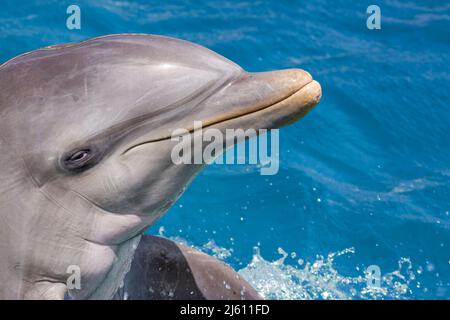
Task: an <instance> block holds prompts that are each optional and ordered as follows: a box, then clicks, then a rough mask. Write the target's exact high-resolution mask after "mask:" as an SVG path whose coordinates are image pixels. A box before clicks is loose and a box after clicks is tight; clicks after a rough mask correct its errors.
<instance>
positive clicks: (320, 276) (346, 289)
mask: <svg viewBox="0 0 450 320" xmlns="http://www.w3.org/2000/svg"><path fill="white" fill-rule="evenodd" d="M164 232H165V230H164V227H161V228H160V230H159V235H160V236H166V235H165V234H164ZM169 239H171V240H173V241H176V242H178V243H182V244H184V245H187V246H191V247H193V248H195V249H197V250H200V251H202V252H204V253H206V254H210V255H213V256H214V257H216V258H217V259H219V260H222V261H224V262H226V261H227V260H229V259H230V258H232V257H233V249H227V248H224V247H221V246H219V245H217V244H216V243H215V241H214V240H209V241H208V242H207V243H205V244H203V245H200V246H198V245H193V244H192V243H190V241H188V240H186V239H184V238H181V237H179V236H175V237H169ZM278 253H279V254H280V258H279V259H277V260H275V261H269V260H266V259H264V257H262V255H261V252H260V248H259V247H254V248H253V257H252V260H251V262H250V263H249V264H248V265H246V266H245V267H244V268H242V269H240V270H239V271H238V272H239V274H240V275H241V276H242V277H243V278H244V279H245V280H247V281H248V282H249V283H250V284H251V285H252V286H253V287H254V288H255V289H256V290H257V291H258V293H260V294H261V295H262V296H263V297H264V298H265V299H274V300H311V299H324V300H334V299H340V300H344V299H346V300H348V299H364V300H365V299H408V298H411V296H412V288H413V286H416V287H419V286H420V282H418V281H417V279H416V278H417V277H416V272H417V275H420V273H421V271H420V269H418V270H417V271H416V272H415V271H414V269H413V266H412V263H411V260H410V259H409V258H400V259H399V260H398V267H397V269H396V270H394V271H392V272H389V273H384V274H383V275H382V276H381V278H380V286H374V285H369V284H368V280H369V279H370V275H369V273H367V272H365V271H364V270H366V268H365V267H363V266H359V267H357V270H358V271H360V272H361V274H360V275H358V276H348V275H344V274H341V273H339V271H338V270H336V268H335V266H334V263H335V261H336V259H337V258H339V257H341V256H347V255H351V254H355V249H354V248H346V249H344V250H341V251H338V252H332V253H329V254H328V255H327V256H322V255H317V256H316V258H315V260H314V261H304V260H303V259H301V258H299V259H298V260H296V263H295V264H292V263H289V262H288V261H287V259H288V258H290V259H296V258H297V253H295V252H292V253H290V254H289V253H287V252H286V251H285V250H283V249H282V248H278Z"/></svg>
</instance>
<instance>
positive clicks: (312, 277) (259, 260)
mask: <svg viewBox="0 0 450 320" xmlns="http://www.w3.org/2000/svg"><path fill="white" fill-rule="evenodd" d="M278 252H279V253H280V254H281V258H280V259H278V260H275V261H268V260H265V259H264V258H263V257H262V256H261V254H260V250H259V248H258V247H255V248H254V254H253V259H252V261H251V262H250V263H249V264H248V265H247V266H246V267H245V268H243V269H241V270H240V271H239V273H240V274H241V275H242V277H244V278H245V279H246V280H247V281H248V282H249V283H250V284H252V285H253V286H254V287H255V289H256V290H257V291H258V292H259V293H260V294H261V295H262V296H263V297H264V298H266V299H277V300H309V299H326V300H328V299H330V300H331V299H406V298H408V296H409V295H410V294H411V289H410V288H411V286H412V282H413V281H414V280H415V278H416V277H415V274H414V271H413V268H412V264H411V261H410V260H409V259H408V258H401V259H400V260H399V261H398V269H397V270H395V271H393V272H390V273H387V274H385V275H383V276H382V277H381V279H380V280H381V285H380V286H371V285H368V277H369V274H363V275H359V276H356V277H351V276H346V275H342V274H340V273H339V272H338V271H337V270H336V269H335V268H334V265H333V264H334V262H335V259H336V258H338V257H340V256H342V255H348V254H354V253H355V250H354V248H347V249H344V250H342V251H338V252H335V253H330V254H328V255H327V256H326V257H323V256H321V255H318V256H317V257H316V260H315V261H313V262H304V261H303V260H301V259H299V260H298V262H297V265H290V264H287V263H286V262H285V260H286V258H287V257H288V254H287V253H286V252H285V251H284V250H283V249H281V248H279V249H278Z"/></svg>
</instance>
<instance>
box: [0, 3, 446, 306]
mask: <svg viewBox="0 0 450 320" xmlns="http://www.w3.org/2000/svg"><path fill="white" fill-rule="evenodd" d="M372 2H373V1H365V0H362V1H350V0H348V1H342V0H337V1H336V0H335V1H331V0H330V1H325V0H310V1H288V0H277V1H275V0H273V1H262V0H257V1H231V0H229V1H181V0H180V1H113V0H98V1H86V0H84V1H81V0H80V1H74V2H67V1H56V0H54V1H52V0H36V1H11V0H3V1H2V2H1V7H0V62H4V61H6V60H8V59H9V58H12V57H14V56H15V55H18V54H20V53H23V52H26V51H29V50H33V49H36V48H39V47H43V46H48V45H53V44H57V43H64V42H74V41H81V40H84V39H87V38H90V37H94V36H98V35H104V34H112V33H152V34H162V35H168V36H173V37H178V38H182V39H185V40H189V41H193V42H196V43H198V44H201V45H203V46H206V47H208V48H210V49H212V50H214V51H216V52H218V53H220V54H222V55H223V56H225V57H227V58H229V59H231V60H233V61H234V62H236V63H238V64H239V65H241V66H242V67H243V68H244V69H246V70H248V71H268V70H273V69H283V68H304V69H306V70H308V71H309V72H310V73H311V74H312V75H313V76H314V78H315V79H317V80H318V81H319V82H320V83H321V85H322V89H323V98H322V102H321V103H320V105H318V106H317V108H316V109H315V110H313V111H312V112H311V113H310V114H309V115H307V116H306V117H305V118H304V119H302V120H301V121H299V122H298V123H296V124H294V125H291V126H289V127H286V128H284V129H282V130H281V131H280V170H279V173H278V174H277V175H273V176H261V175H260V174H259V168H258V167H257V166H254V165H212V166H209V167H208V168H206V169H205V170H204V171H203V172H202V173H201V174H200V175H199V176H198V177H197V179H196V180H194V182H193V184H192V185H191V186H190V188H188V190H187V191H186V193H185V194H184V195H183V196H182V197H181V198H180V199H179V201H178V202H177V203H176V204H175V205H174V207H172V208H171V209H170V210H169V212H168V213H167V214H166V215H165V216H164V217H163V218H162V219H161V220H160V221H159V222H158V223H157V224H156V225H155V226H153V227H152V228H151V229H150V230H149V231H148V232H149V233H153V234H163V235H165V236H167V237H170V238H173V239H176V240H179V241H183V242H185V243H188V244H190V245H193V246H195V247H197V248H199V249H201V250H203V251H205V252H207V253H210V254H213V255H215V256H217V257H218V258H220V259H222V260H224V261H226V262H227V263H229V264H231V265H232V266H233V267H234V268H235V269H237V270H240V271H239V272H240V273H241V274H242V275H243V276H244V277H245V278H246V279H248V280H249V281H250V282H251V283H252V284H253V285H254V286H255V287H256V288H257V289H258V290H259V291H260V292H261V293H262V294H263V295H264V296H265V297H267V298H273V299H393V298H398V299H433V298H439V299H449V298H450V213H449V212H450V204H449V199H450V183H449V179H450V106H449V100H450V72H449V64H450V4H449V3H448V1H444V0H442V1H432V0H424V1H417V0H409V1H400V0H389V1H387V0H386V1H376V4H377V5H379V6H380V8H381V15H382V20H381V21H382V24H381V27H382V28H381V30H369V29H367V27H366V19H367V17H368V14H367V13H366V9H367V7H368V5H370V4H373V3H372ZM73 3H76V4H78V5H79V6H80V8H81V14H82V20H81V21H82V25H81V30H68V29H67V28H66V19H67V17H68V15H67V14H66V8H67V7H68V5H70V4H73ZM369 266H377V267H378V268H379V270H380V272H381V283H380V286H379V287H377V286H375V287H374V286H368V285H367V279H366V269H367V268H368V267H369Z"/></svg>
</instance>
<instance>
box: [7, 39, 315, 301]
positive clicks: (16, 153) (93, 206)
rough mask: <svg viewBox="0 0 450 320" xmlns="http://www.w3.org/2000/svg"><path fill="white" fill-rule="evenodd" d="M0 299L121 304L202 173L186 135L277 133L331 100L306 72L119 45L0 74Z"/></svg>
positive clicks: (21, 63)
mask: <svg viewBox="0 0 450 320" xmlns="http://www.w3.org/2000/svg"><path fill="white" fill-rule="evenodd" d="M0 87H1V88H2V89H1V90H0V138H1V139H0V145H1V155H0V166H1V168H4V169H3V170H2V172H1V173H0V178H1V179H0V181H1V182H0V220H1V221H2V222H1V223H0V256H1V259H0V283H2V285H1V286H0V298H13V299H14V298H18V299H21V298H56V299H58V298H62V297H63V296H64V294H65V293H66V291H67V288H66V279H67V276H68V274H67V273H66V270H67V267H68V266H70V265H77V266H79V267H80V269H81V273H82V288H81V290H70V291H69V294H70V295H71V296H73V297H74V298H82V299H84V298H111V297H112V296H113V295H114V293H115V291H116V290H117V288H118V286H119V284H120V281H121V280H122V278H123V276H124V274H125V272H126V271H127V269H128V267H129V263H130V260H131V257H132V255H133V252H134V249H135V247H136V246H137V243H138V241H139V236H140V234H141V232H142V231H143V230H145V229H146V228H147V227H148V226H149V225H151V224H152V223H153V222H154V221H155V219H157V218H158V217H159V216H161V215H162V214H163V213H164V212H165V211H166V210H167V209H168V208H169V207H170V205H171V204H172V203H173V202H174V201H175V200H176V199H177V198H178V196H179V195H180V194H181V193H182V192H183V191H184V189H185V187H186V185H187V184H188V183H189V182H190V181H191V179H193V177H194V176H195V174H196V173H197V172H198V171H199V170H200V169H201V168H202V166H200V165H174V164H173V163H172V161H171V159H170V151H171V149H172V147H173V146H174V144H175V142H173V141H171V140H170V139H168V138H169V137H170V134H171V132H172V131H173V130H174V129H177V128H186V129H191V127H192V125H193V122H194V121H203V124H204V127H206V126H213V127H216V128H219V129H221V130H225V129H226V128H243V129H246V128H255V129H258V128H277V127H280V126H282V125H285V124H288V123H291V122H293V121H295V120H297V119H299V118H300V117H302V116H303V115H305V114H306V113H307V112H308V111H309V110H310V109H311V108H312V107H313V106H314V105H315V104H317V103H318V101H319V99H320V95H321V90H320V86H319V84H318V83H317V82H315V81H313V80H312V79H311V76H310V75H309V74H308V73H306V72H304V71H302V70H285V71H277V72H271V73H254V74H249V73H246V72H245V71H243V70H242V69H241V68H240V67H239V66H237V65H236V64H234V63H232V62H230V61H229V60H227V59H225V58H223V57H221V56H219V55H217V54H215V53H213V52H211V51H210V50H208V49H205V48H203V47H200V46H197V45H194V44H192V43H188V42H185V41H181V40H177V39H172V38H166V37H160V36H150V35H114V36H106V37H100V38H95V39H91V40H88V41H85V42H82V43H80V44H74V45H65V46H56V47H52V48H47V49H41V50H37V51H33V52H30V53H27V54H24V55H22V56H19V57H16V58H14V59H12V60H10V61H8V62H7V63H5V64H4V65H2V66H1V67H0Z"/></svg>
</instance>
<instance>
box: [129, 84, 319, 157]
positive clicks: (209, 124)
mask: <svg viewBox="0 0 450 320" xmlns="http://www.w3.org/2000/svg"><path fill="white" fill-rule="evenodd" d="M313 82H314V79H310V80H309V81H308V82H307V83H305V84H304V85H303V86H301V87H300V88H299V89H297V90H295V91H294V92H293V93H291V94H289V95H287V96H285V97H283V98H282V99H280V100H278V101H276V102H274V103H271V104H269V105H266V106H263V107H260V108H258V109H256V110H251V111H248V112H243V113H235V114H231V115H229V116H228V117H224V118H222V119H220V116H219V117H217V118H219V120H209V121H208V120H207V121H202V123H205V124H204V125H202V129H205V128H209V127H212V126H214V125H218V124H221V123H224V122H227V121H230V120H237V119H240V118H242V117H245V116H248V115H252V114H255V113H258V112H261V111H263V110H267V109H271V108H276V107H277V105H278V104H280V103H282V102H284V101H286V100H288V99H289V98H291V97H292V96H294V95H296V94H297V93H299V92H300V91H301V90H303V89H304V88H305V87H307V86H308V85H309V84H311V83H313ZM217 118H216V119H217ZM186 130H187V131H188V133H193V132H194V130H195V129H194V128H193V127H191V128H189V129H186ZM171 138H172V136H164V137H161V138H157V139H152V140H147V141H143V142H140V143H138V144H135V145H133V146H131V147H129V148H127V149H126V150H125V151H124V152H122V155H125V154H126V153H128V152H129V151H131V150H133V149H135V148H138V147H140V146H143V145H146V144H149V143H154V142H160V141H165V140H169V139H171Z"/></svg>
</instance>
